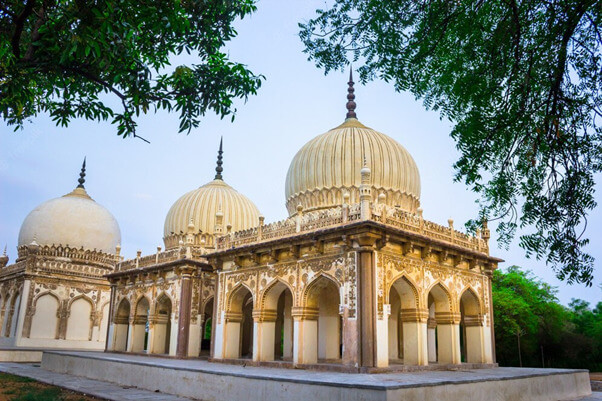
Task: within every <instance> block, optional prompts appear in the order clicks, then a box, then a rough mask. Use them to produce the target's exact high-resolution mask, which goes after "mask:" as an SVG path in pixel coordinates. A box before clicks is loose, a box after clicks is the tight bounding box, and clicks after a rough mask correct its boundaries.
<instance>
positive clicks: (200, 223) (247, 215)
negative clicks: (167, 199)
mask: <svg viewBox="0 0 602 401" xmlns="http://www.w3.org/2000/svg"><path fill="white" fill-rule="evenodd" d="M218 211H219V212H221V213H222V214H223V227H224V229H225V228H226V226H227V225H229V224H230V225H232V231H238V230H244V229H247V228H250V227H255V226H257V224H258V223H259V210H258V209H257V206H255V204H254V203H253V202H251V200H249V198H247V197H246V196H244V195H242V194H240V193H239V192H238V191H236V190H235V189H234V188H232V187H231V186H230V185H228V184H226V183H225V182H224V181H223V180H222V179H215V180H213V181H211V182H210V183H208V184H205V185H203V186H202V187H200V188H197V189H195V190H193V191H190V192H188V193H186V194H185V195H183V196H182V197H181V198H180V199H178V200H177V201H176V202H175V203H174V204H173V206H172V207H171V209H169V212H168V213H167V217H166V218H165V226H164V230H163V233H164V237H169V236H170V235H173V234H176V235H177V234H180V233H184V234H185V233H186V232H187V230H188V225H189V224H190V222H191V221H192V224H193V225H194V230H195V232H198V231H199V230H200V231H201V232H203V233H206V234H214V233H215V225H216V214H217V213H218Z"/></svg>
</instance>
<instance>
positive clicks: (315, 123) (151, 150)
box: [0, 0, 602, 305]
mask: <svg viewBox="0 0 602 401" xmlns="http://www.w3.org/2000/svg"><path fill="white" fill-rule="evenodd" d="M325 7H326V5H325V2H324V0H322V1H315V0H289V1H282V0H260V1H259V2H258V10H257V12H256V13H254V14H252V15H251V16H249V17H247V18H245V19H244V20H242V21H238V22H237V23H236V27H237V31H238V33H239V35H238V37H237V38H235V39H234V40H233V41H232V42H231V43H229V44H228V46H227V50H228V53H229V55H230V58H231V59H232V60H233V61H237V62H241V63H244V64H246V65H247V66H248V67H249V68H250V69H251V70H252V71H253V72H254V73H256V74H263V75H264V76H265V77H266V80H265V81H264V83H263V85H262V87H261V88H260V89H259V92H258V94H257V96H253V97H251V98H250V99H249V100H248V102H247V103H244V102H239V103H238V112H237V114H236V118H235V120H234V122H231V121H230V119H229V118H226V119H224V120H220V119H219V118H218V117H216V116H213V115H208V116H206V117H205V118H204V119H203V121H202V123H201V125H200V126H199V128H197V129H195V130H193V131H192V132H191V133H190V134H189V135H186V134H181V133H178V116H177V114H168V113H165V112H161V113H157V114H149V115H146V116H144V117H142V118H140V119H139V120H138V123H139V127H138V134H139V135H141V136H143V137H144V138H146V139H148V140H150V142H151V143H150V144H147V143H145V142H143V141H141V140H138V139H133V138H128V139H123V138H121V137H118V136H117V135H116V127H115V126H113V125H111V124H110V123H109V122H102V123H98V122H89V121H84V120H74V121H73V122H72V124H71V125H70V126H69V127H68V128H62V127H57V126H55V124H54V123H53V122H52V121H51V120H50V119H49V118H48V117H47V116H43V115H42V116H38V117H36V118H34V119H32V120H31V122H29V123H27V124H26V125H25V127H24V129H23V130H19V131H17V132H13V128H12V127H7V126H6V125H4V124H3V125H1V126H0V149H1V151H0V246H2V245H4V244H6V245H7V248H8V255H9V257H10V259H11V263H12V262H14V260H15V258H16V253H17V252H16V247H17V238H18V234H19V228H20V226H21V223H22V222H23V220H24V219H25V217H26V216H27V214H28V213H29V212H30V211H31V210H32V209H33V208H34V207H36V206H37V205H39V204H40V203H42V202H44V201H46V200H49V199H51V198H56V197H59V196H62V195H64V194H66V193H68V192H70V191H71V190H72V189H73V188H74V187H75V186H76V185H77V178H79V170H80V167H81V163H82V160H83V158H84V156H85V157H87V171H86V184H85V186H86V189H87V191H88V194H89V195H90V196H91V197H92V198H94V200H96V201H97V202H98V203H100V204H101V205H103V206H105V207H106V208H108V209H109V210H110V211H111V213H112V214H113V215H114V216H115V218H116V219H117V221H118V222H119V225H120V228H121V236H122V241H121V246H122V255H124V256H125V257H126V258H132V257H135V255H136V251H137V250H141V251H142V253H143V254H149V253H154V252H155V250H156V247H157V246H163V241H162V237H163V223H164V219H165V216H166V215H167V211H168V210H169V208H170V206H171V205H172V204H173V203H174V202H175V201H176V200H177V199H178V198H179V197H180V196H181V195H183V194H184V193H186V192H188V191H190V190H192V189H195V188H197V187H199V186H201V185H204V184H205V183H207V182H209V181H211V180H212V179H213V177H214V175H215V170H214V169H215V160H216V153H217V148H218V145H219V140H220V136H223V138H224V166H223V167H224V173H223V176H224V179H225V181H226V182H227V183H229V184H230V185H231V186H233V187H234V188H235V189H236V190H238V191H239V192H241V193H243V194H245V195H246V196H247V197H249V198H250V199H251V200H252V201H253V202H254V203H255V204H256V205H257V207H258V208H259V210H260V211H261V213H262V214H263V215H264V216H265V217H266V223H268V222H272V221H276V220H282V219H284V218H286V217H287V212H286V208H285V198H284V183H285V177H286V172H287V170H288V166H289V164H290V161H291V160H292V158H293V156H294V155H295V153H296V152H297V151H298V150H299V149H300V148H301V146H303V145H304V144H305V143H306V142H308V141H309V140H310V139H312V138H314V137H315V136H317V135H319V134H322V133H324V132H326V131H328V130H329V129H331V128H333V127H336V126H337V125H339V124H340V123H342V122H343V120H344V118H345V113H346V109H345V103H346V95H347V77H348V72H335V73H330V74H329V75H328V76H325V75H324V73H323V71H321V70H319V69H318V68H316V67H315V65H314V64H313V63H312V62H310V61H308V60H307V55H306V54H304V53H303V46H302V44H301V41H300V40H299V38H298V36H297V34H298V30H299V29H298V26H297V24H298V23H299V22H302V21H306V20H308V19H310V18H312V17H313V15H314V11H315V9H317V8H325ZM176 61H177V62H194V60H193V59H180V58H178V59H177V60H174V65H176V64H177V63H176ZM355 89H356V91H355V94H356V103H357V109H356V112H357V115H358V119H359V120H360V121H361V122H362V123H363V124H365V125H367V126H369V127H371V128H373V129H376V130H378V131H380V132H383V133H385V134H387V135H389V136H391V137H392V138H394V139H395V140H397V141H398V142H400V143H401V144H402V145H403V146H404V147H405V148H406V149H407V150H408V151H409V152H410V154H412V156H413V157H414V160H415V161H416V164H417V165H418V169H419V171H420V176H421V184H422V195H421V199H420V200H421V207H422V208H423V210H424V217H425V218H426V219H428V220H431V221H434V222H436V223H439V224H442V225H447V220H448V219H449V218H452V219H453V220H454V225H455V227H456V229H462V227H463V225H464V223H465V222H466V221H467V220H469V219H471V218H474V217H475V216H476V215H477V212H478V207H477V205H476V203H475V199H476V195H475V194H474V193H472V192H470V191H469V190H468V189H467V188H466V187H465V186H464V185H463V184H462V183H454V182H453V176H454V170H453V163H454V161H455V160H457V158H458V155H459V154H458V152H457V150H456V149H455V145H454V142H453V141H452V139H451V138H450V137H449V132H450V130H451V124H450V123H449V122H447V121H442V120H441V119H440V118H439V115H438V114H437V113H436V112H432V111H427V110H425V108H424V107H423V105H422V103H421V102H420V101H419V100H416V99H414V97H413V96H412V95H411V94H408V93H397V92H395V91H394V90H393V88H392V86H391V85H389V84H386V83H384V82H380V81H373V82H369V83H367V84H366V85H365V86H364V85H360V84H357V83H356V85H355ZM601 182H602V177H598V185H597V187H596V189H597V193H596V198H597V201H598V203H600V204H602V197H601V195H600V194H601V193H602V185H601ZM490 228H492V239H491V243H490V253H491V255H493V256H496V257H500V258H502V259H504V260H505V261H506V262H505V263H502V264H501V265H500V267H501V268H504V267H507V266H510V265H519V266H522V267H524V268H527V269H529V270H531V271H532V272H533V273H534V275H535V276H536V277H538V278H540V279H541V280H543V281H545V282H547V283H549V284H551V285H553V286H556V287H557V288H558V294H557V296H558V298H559V300H560V302H561V303H563V304H565V305H566V304H568V303H569V302H570V301H571V299H572V298H581V299H585V300H586V301H588V302H590V303H592V304H595V303H597V302H600V301H602V288H601V286H602V269H601V268H600V266H601V264H602V208H601V207H598V208H597V209H596V210H594V211H593V212H592V213H591V215H590V216H589V222H588V233H587V234H588V235H589V238H590V240H591V243H590V245H589V246H588V248H587V249H588V251H589V252H590V253H591V254H592V255H593V256H594V257H595V258H596V268H595V273H594V274H595V280H594V285H593V286H592V287H586V286H584V285H566V284H564V283H562V282H560V281H559V280H557V279H556V278H555V275H554V272H553V271H552V270H551V269H550V268H549V267H547V266H546V265H545V262H543V261H537V260H530V259H526V258H525V257H524V251H523V250H522V249H521V248H519V246H518V245H517V241H515V242H514V243H512V244H511V245H510V247H509V249H507V250H506V249H504V248H501V249H500V248H498V246H497V243H496V233H495V231H494V230H493V229H494V228H495V226H493V227H490Z"/></svg>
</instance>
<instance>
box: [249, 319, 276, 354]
mask: <svg viewBox="0 0 602 401" xmlns="http://www.w3.org/2000/svg"><path fill="white" fill-rule="evenodd" d="M276 317H277V313H276V311H275V310H273V309H264V310H254V311H253V360H254V361H273V360H274V342H275V340H276Z"/></svg>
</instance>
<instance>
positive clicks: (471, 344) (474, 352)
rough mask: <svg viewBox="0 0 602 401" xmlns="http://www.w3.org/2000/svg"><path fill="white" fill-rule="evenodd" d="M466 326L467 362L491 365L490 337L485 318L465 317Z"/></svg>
mask: <svg viewBox="0 0 602 401" xmlns="http://www.w3.org/2000/svg"><path fill="white" fill-rule="evenodd" d="M464 324H465V326H466V362H468V363H491V354H490V353H488V352H487V345H489V344H488V341H487V340H486V336H489V335H490V332H489V330H488V328H487V327H485V326H484V325H483V316H481V315H477V316H464Z"/></svg>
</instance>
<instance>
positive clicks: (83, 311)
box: [65, 295, 94, 341]
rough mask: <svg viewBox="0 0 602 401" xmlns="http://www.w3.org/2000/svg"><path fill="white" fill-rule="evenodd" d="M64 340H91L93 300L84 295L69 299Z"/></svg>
mask: <svg viewBox="0 0 602 401" xmlns="http://www.w3.org/2000/svg"><path fill="white" fill-rule="evenodd" d="M67 310H68V311H69V318H68V319H67V330H66V333H65V339H66V340H86V341H89V340H91V336H92V320H91V318H92V311H93V310H94V304H93V301H92V300H91V299H90V298H88V297H86V296H85V295H78V296H77V297H75V298H73V299H71V300H69V302H68V309H67Z"/></svg>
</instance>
